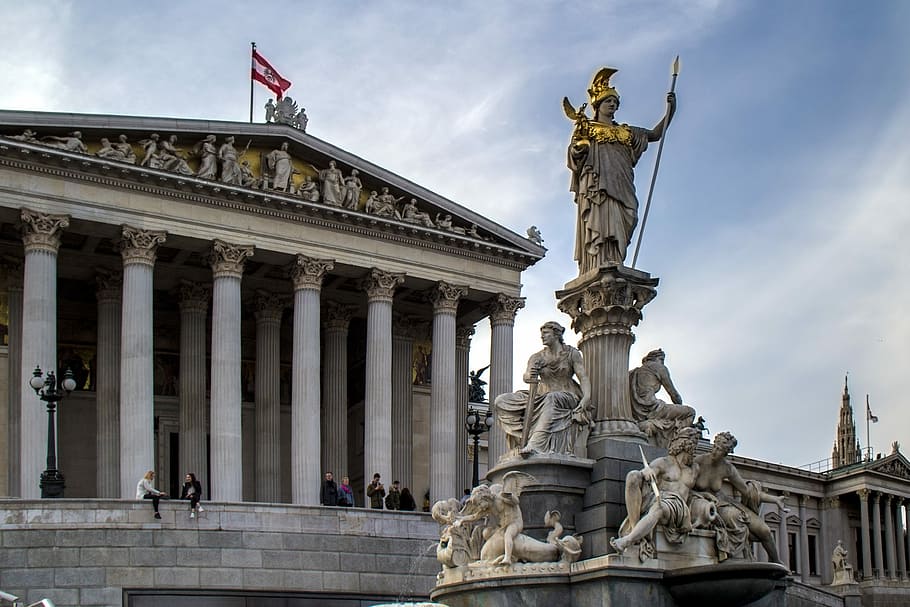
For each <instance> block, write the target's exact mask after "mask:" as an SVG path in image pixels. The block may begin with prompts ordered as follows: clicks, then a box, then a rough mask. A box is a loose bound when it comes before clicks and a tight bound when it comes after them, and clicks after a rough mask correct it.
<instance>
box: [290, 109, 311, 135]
mask: <svg viewBox="0 0 910 607" xmlns="http://www.w3.org/2000/svg"><path fill="white" fill-rule="evenodd" d="M309 122H310V119H309V118H307V115H306V108H300V111H299V112H297V115H296V116H294V125H293V126H295V127H296V128H298V129H300V130H301V131H303V132H304V133H306V125H307V124H309Z"/></svg>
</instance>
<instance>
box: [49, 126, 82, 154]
mask: <svg viewBox="0 0 910 607" xmlns="http://www.w3.org/2000/svg"><path fill="white" fill-rule="evenodd" d="M41 143H42V144H43V145H46V146H47V147H49V148H57V149H58V150H66V151H67V152H78V153H80V154H88V148H87V147H85V144H84V143H82V132H81V131H73V132H72V133H69V134H68V135H66V136H65V137H57V136H54V135H45V136H44V137H42V138H41Z"/></svg>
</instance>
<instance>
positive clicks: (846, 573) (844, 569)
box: [831, 540, 856, 586]
mask: <svg viewBox="0 0 910 607" xmlns="http://www.w3.org/2000/svg"><path fill="white" fill-rule="evenodd" d="M848 554H849V553H848V552H847V549H846V548H844V543H843V542H842V541H841V540H837V546H835V547H834V552H832V553H831V569H832V571H834V579H833V580H832V581H831V585H832V586H841V585H843V584H855V583H856V579H855V578H854V576H853V566H852V565H850V563H848V562H847V555H848Z"/></svg>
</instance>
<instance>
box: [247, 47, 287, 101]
mask: <svg viewBox="0 0 910 607" xmlns="http://www.w3.org/2000/svg"><path fill="white" fill-rule="evenodd" d="M253 80H255V81H256V82H259V83H260V84H263V85H265V86H266V87H267V88H268V89H269V90H271V91H272V92H273V93H275V96H276V97H277V98H278V99H281V97H282V96H283V95H284V92H285V91H286V90H288V89H289V88H291V81H290V80H285V79H284V78H282V77H281V74H279V73H278V72H277V71H275V68H273V67H272V66H271V64H269V62H268V61H266V60H265V57H263V56H262V55H260V54H259V53H258V52H257V51H256V49H253Z"/></svg>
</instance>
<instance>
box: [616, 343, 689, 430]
mask: <svg viewBox="0 0 910 607" xmlns="http://www.w3.org/2000/svg"><path fill="white" fill-rule="evenodd" d="M665 359H666V355H665V354H664V352H663V350H652V351H651V352H648V354H646V355H645V357H644V358H643V359H642V360H641V366H640V367H638V368H636V369H633V370H632V371H630V372H629V393H630V397H631V400H632V417H634V418H635V421H636V422H638V426H639V428H641V431H642V432H644V433H645V434H647V435H648V437H649V438H650V439H651V442H652V443H654V444H655V445H657V446H659V447H666V446H667V444H668V443H669V441H670V439H671V438H672V437H673V435H674V434H675V433H676V430H677V428H682V427H685V426H691V425H692V423H693V421H694V420H695V409H693V408H692V407H689V406H686V405H684V404H682V402H683V401H682V396H680V395H679V392H678V391H677V390H676V387H675V386H674V385H673V380H672V379H670V371H669V370H668V369H667V367H666V365H664V360H665ZM661 388H663V389H664V390H666V391H667V394H668V395H669V396H670V400H671V402H669V403H667V402H664V401H663V400H661V399H659V398H657V393H658V392H659V391H660V389H661Z"/></svg>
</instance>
